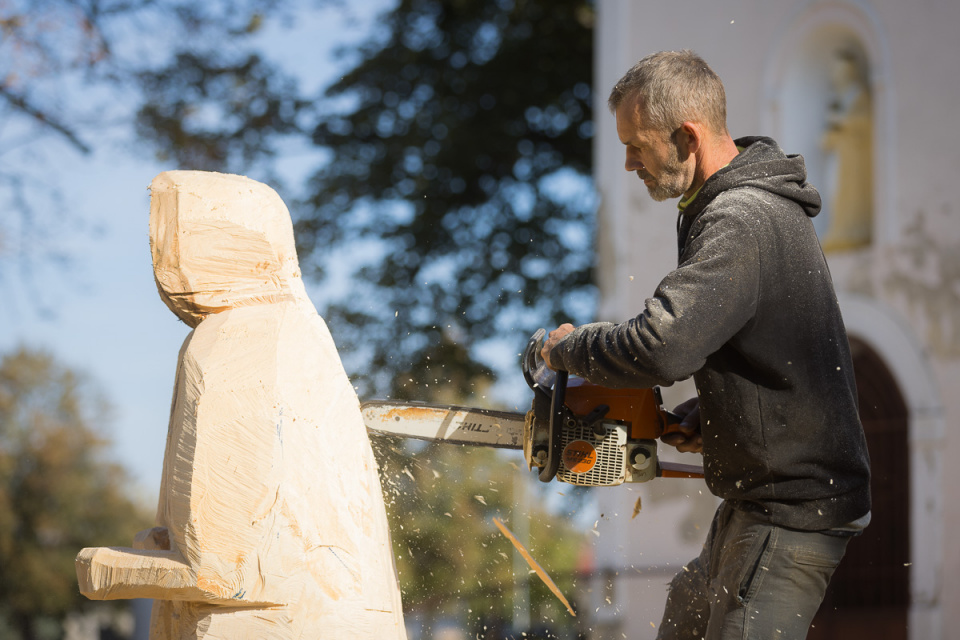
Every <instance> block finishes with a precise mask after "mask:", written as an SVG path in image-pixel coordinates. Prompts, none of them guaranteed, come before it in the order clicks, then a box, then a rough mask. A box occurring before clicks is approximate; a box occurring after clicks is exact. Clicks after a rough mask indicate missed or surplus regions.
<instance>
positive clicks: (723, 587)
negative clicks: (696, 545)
mask: <svg viewBox="0 0 960 640" xmlns="http://www.w3.org/2000/svg"><path fill="white" fill-rule="evenodd" d="M848 541H849V538H844V537H837V536H830V535H825V534H822V533H817V532H811V531H796V530H792V529H784V528H782V527H777V526H774V525H771V524H769V523H764V522H761V521H760V520H759V519H757V518H756V516H753V515H752V514H749V513H745V512H743V511H740V510H737V509H734V508H733V507H731V506H730V505H729V504H727V503H726V502H723V503H722V504H721V505H720V508H719V509H717V513H716V515H715V516H714V517H713V524H712V525H711V527H710V532H709V533H708V534H707V540H706V542H705V543H704V545H703V551H702V552H701V553H700V557H699V558H696V559H695V560H693V561H692V562H690V564H688V565H687V566H685V567H684V568H683V569H682V570H681V571H680V572H679V573H678V574H677V575H676V577H675V578H674V579H673V581H672V582H671V583H670V593H669V595H668V596H667V605H666V608H665V610H664V612H663V621H662V622H661V623H660V632H659V634H658V636H657V638H658V639H659V640H675V639H676V640H681V639H682V640H697V639H700V638H703V639H705V640H773V639H774V638H776V639H780V640H802V639H803V638H806V636H807V630H808V629H809V628H810V621H811V620H812V619H813V616H814V614H816V613H817V609H818V608H819V607H820V602H821V601H822V600H823V594H824V591H826V589H827V584H828V583H829V582H830V577H831V576H832V575H833V572H834V570H835V569H836V568H837V565H838V564H840V560H841V558H843V554H844V552H845V551H846V549H847V542H848Z"/></svg>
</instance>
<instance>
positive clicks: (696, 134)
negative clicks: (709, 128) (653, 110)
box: [677, 121, 706, 158]
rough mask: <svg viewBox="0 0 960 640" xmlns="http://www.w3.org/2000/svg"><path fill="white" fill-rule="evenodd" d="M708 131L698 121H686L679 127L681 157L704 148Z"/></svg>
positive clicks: (678, 147) (678, 143) (678, 139)
mask: <svg viewBox="0 0 960 640" xmlns="http://www.w3.org/2000/svg"><path fill="white" fill-rule="evenodd" d="M705 134H706V132H705V131H704V130H703V127H701V126H700V125H699V124H697V123H696V122H690V121H686V122H684V123H683V124H681V125H680V128H679V129H677V150H678V151H679V152H680V156H681V157H684V158H685V157H687V156H688V155H690V154H696V153H697V152H698V151H700V150H701V149H702V148H703V144H704V135H705Z"/></svg>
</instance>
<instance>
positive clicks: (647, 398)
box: [360, 329, 703, 487]
mask: <svg viewBox="0 0 960 640" xmlns="http://www.w3.org/2000/svg"><path fill="white" fill-rule="evenodd" d="M545 335H546V332H545V331H544V330H543V329H540V330H538V331H537V332H536V333H535V334H533V336H532V337H531V338H530V340H529V342H528V343H527V346H526V348H525V349H524V352H523V356H522V359H521V368H522V370H523V377H524V380H525V381H526V383H527V386H529V387H530V389H531V390H532V391H533V406H532V408H531V410H530V411H528V412H527V413H526V414H523V413H514V412H508V411H496V410H491V409H479V408H471V407H462V406H457V405H433V404H425V403H420V402H392V401H384V400H372V401H368V402H364V403H363V404H362V405H361V406H360V409H361V413H362V414H363V420H364V423H365V424H366V426H367V430H368V431H369V432H371V433H373V434H378V433H385V434H390V435H395V436H403V437H407V438H415V439H420V440H430V441H438V442H445V443H451V444H461V445H474V446H486V447H499V448H504V449H522V450H523V455H524V459H525V460H526V462H527V465H528V466H529V468H530V469H531V470H534V469H535V470H536V471H537V476H538V478H539V479H540V481H542V482H550V481H551V480H553V479H554V478H556V479H557V480H559V481H561V482H566V483H569V484H574V485H579V486H585V487H602V486H615V485H619V484H623V483H625V482H647V481H648V480H652V479H654V478H658V477H665V478H702V477H703V469H702V468H701V467H699V466H695V465H685V464H679V463H671V462H667V461H661V460H660V459H659V457H658V456H657V439H658V438H659V437H660V436H662V435H663V434H665V433H671V432H674V431H679V427H678V424H679V423H680V418H679V417H678V416H676V415H674V414H672V413H670V412H669V411H666V410H664V408H663V399H662V398H661V395H660V389H659V388H657V387H654V388H652V389H608V388H606V387H602V386H599V385H595V384H591V383H589V382H587V381H586V380H583V379H581V378H577V377H571V376H569V375H568V373H567V372H566V371H553V370H551V369H550V368H549V367H547V365H546V363H545V362H544V360H543V358H542V357H541V355H540V351H541V349H542V348H543V340H544V336H545Z"/></svg>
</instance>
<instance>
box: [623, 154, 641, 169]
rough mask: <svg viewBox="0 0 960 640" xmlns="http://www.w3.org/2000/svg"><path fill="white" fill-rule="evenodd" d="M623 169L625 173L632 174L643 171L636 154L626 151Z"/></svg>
mask: <svg viewBox="0 0 960 640" xmlns="http://www.w3.org/2000/svg"><path fill="white" fill-rule="evenodd" d="M623 168H624V169H626V170H627V171H630V172H633V171H638V170H639V169H643V162H641V161H640V158H638V157H637V156H636V154H634V153H631V152H629V151H627V161H626V162H625V163H624V166H623Z"/></svg>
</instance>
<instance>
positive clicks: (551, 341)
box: [540, 322, 574, 371]
mask: <svg viewBox="0 0 960 640" xmlns="http://www.w3.org/2000/svg"><path fill="white" fill-rule="evenodd" d="M573 330H574V326H573V325H572V324H570V323H569V322H567V323H565V324H562V325H560V326H559V327H557V328H556V329H554V330H553V331H551V332H550V333H549V334H547V341H546V342H544V343H543V348H542V349H540V357H542V358H543V361H544V362H546V363H547V366H548V367H550V368H551V369H554V366H553V364H552V363H551V362H550V351H551V350H552V349H553V348H554V347H555V346H557V343H558V342H560V341H561V340H563V339H564V338H565V337H567V335H568V334H570V332H571V331H573ZM554 371H556V369H554Z"/></svg>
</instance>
